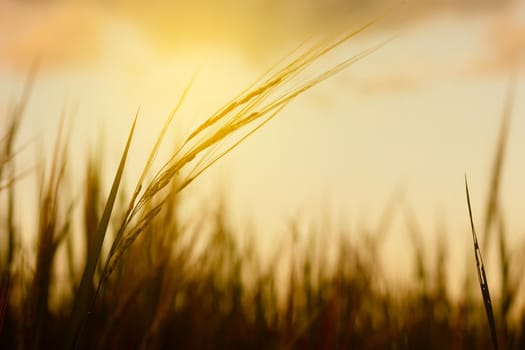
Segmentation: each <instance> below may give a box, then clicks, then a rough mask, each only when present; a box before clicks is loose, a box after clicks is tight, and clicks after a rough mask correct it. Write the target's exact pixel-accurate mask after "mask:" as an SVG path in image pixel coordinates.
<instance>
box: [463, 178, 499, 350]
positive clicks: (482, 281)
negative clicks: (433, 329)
mask: <svg viewBox="0 0 525 350" xmlns="http://www.w3.org/2000/svg"><path fill="white" fill-rule="evenodd" d="M465 191H466V194H467V205H468V214H469V218H470V228H471V229H472V241H473V242H474V255H475V256H476V267H477V273H478V280H479V286H480V288H481V295H482V296H483V303H484V304H485V312H486V314H487V319H488V321H489V328H490V335H491V338H492V344H493V346H494V349H495V350H497V349H498V338H497V334H496V322H495V321H494V312H493V310H492V301H491V300H490V291H489V285H488V282H487V276H486V275H485V266H484V265H483V257H482V256H481V250H480V249H479V244H478V237H477V235H476V229H475V228H474V219H473V218H472V208H471V205H470V194H469V190H468V183H467V176H466V175H465Z"/></svg>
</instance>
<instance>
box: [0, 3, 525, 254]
mask: <svg viewBox="0 0 525 350" xmlns="http://www.w3.org/2000/svg"><path fill="white" fill-rule="evenodd" d="M365 4H366V5H365ZM382 15H385V18H384V19H383V20H382V21H380V22H379V23H378V24H377V25H375V26H374V27H373V28H371V29H370V30H368V31H366V32H365V33H363V34H362V35H360V36H358V37H356V38H355V39H352V40H350V41H349V42H348V43H347V44H345V45H344V46H343V47H341V49H340V50H338V51H337V52H336V53H335V54H334V55H332V56H330V57H328V59H327V60H326V62H325V63H323V64H324V66H321V67H320V69H321V68H322V67H329V66H330V64H335V63H337V62H339V61H341V60H343V59H344V58H347V57H350V56H351V55H354V54H356V53H358V52H359V51H361V50H363V49H366V48H368V47H371V46H373V45H375V44H377V43H379V42H382V41H384V40H386V39H389V38H393V40H392V41H390V42H389V43H388V44H387V45H386V46H384V47H383V48H381V49H380V50H379V51H377V52H375V53H373V54H372V55H371V56H369V57H367V58H365V59H364V60H362V61H360V62H358V63H357V64H355V65H352V66H351V67H349V68H348V69H346V70H345V71H343V72H342V73H340V74H338V75H337V76H335V77H333V78H331V79H329V80H328V81H325V82H323V83H322V84H320V85H319V86H317V87H315V88H314V89H312V90H311V91H309V92H307V93H305V94H304V95H301V96H300V97H298V98H297V99H296V100H295V101H294V102H292V103H291V104H290V105H289V106H288V107H287V108H286V109H285V110H284V111H283V112H282V113H281V114H280V115H279V116H278V117H277V118H276V119H275V120H273V121H272V122H271V123H270V124H268V125H267V126H265V127H264V128H263V129H262V130H260V131H259V132H258V133H256V134H255V135H253V137H251V138H250V139H248V140H247V141H246V142H245V143H244V144H242V145H241V146H240V147H239V148H238V149H237V150H235V151H234V152H233V153H232V154H230V155H229V156H228V157H226V158H224V159H222V160H221V161H220V162H219V163H217V164H216V165H215V166H214V167H213V168H211V169H210V171H209V172H208V173H207V174H205V175H203V176H202V177H201V178H200V179H199V180H198V181H196V182H195V183H194V184H192V185H191V186H192V187H191V188H189V189H188V193H185V194H186V195H188V196H189V194H192V196H194V197H195V198H198V200H196V201H194V204H195V205H202V202H203V201H205V200H206V199H210V200H213V199H214V198H215V197H216V196H217V194H224V198H225V200H226V202H227V203H228V206H229V207H230V209H231V212H232V220H233V222H234V223H236V224H240V225H247V224H249V223H250V222H254V223H255V225H256V226H257V227H258V230H259V231H260V232H261V240H262V241H264V242H266V243H268V242H271V241H272V240H275V239H276V235H279V234H284V233H286V229H287V226H288V225H289V222H290V221H291V219H294V218H299V219H301V218H305V220H312V221H313V222H316V221H317V222H320V221H322V219H323V216H324V215H327V213H329V215H330V216H331V219H332V220H334V221H335V222H338V223H342V222H344V223H345V224H346V225H348V227H350V228H358V227H361V226H367V225H368V226H373V225H374V224H375V223H376V222H377V220H378V217H379V216H380V214H381V210H383V208H384V207H385V206H386V205H387V203H388V201H389V200H390V198H391V197H392V196H393V195H395V193H398V192H400V193H403V198H404V204H405V206H403V207H402V208H407V209H401V210H400V211H401V213H400V215H399V216H400V219H401V220H400V222H401V223H400V227H404V226H402V223H403V218H404V215H405V213H406V212H411V213H413V214H414V217H416V219H417V221H418V223H419V225H420V226H422V227H424V228H425V232H429V233H432V232H434V231H435V230H436V229H435V228H436V226H437V225H438V223H440V220H441V221H443V222H442V224H444V225H445V226H446V227H447V232H448V236H449V239H450V240H453V241H454V242H461V243H460V244H459V247H463V243H466V242H468V240H469V239H470V237H469V236H468V235H464V234H465V233H468V222H467V216H466V214H467V211H466V203H465V194H464V188H463V186H464V185H463V174H464V173H465V172H466V173H467V174H468V177H469V182H470V186H471V193H472V197H473V206H474V208H473V209H474V215H475V217H476V218H477V219H478V220H479V221H480V225H481V221H482V213H483V209H484V207H483V205H484V200H485V197H486V194H487V189H488V182H489V174H490V168H491V163H492V158H493V154H494V150H495V143H496V138H497V135H498V130H499V123H500V118H501V114H502V110H503V104H504V100H505V95H506V90H507V87H508V85H509V78H510V77H511V76H512V75H514V76H515V77H516V78H517V79H516V81H517V84H516V91H515V100H514V108H513V115H512V120H511V132H510V135H509V144H508V152H507V154H506V163H505V170H504V176H503V186H502V203H503V207H504V208H505V214H506V216H507V219H508V222H509V230H510V231H511V232H512V233H513V235H514V236H513V237H514V238H521V239H522V238H523V236H524V235H525V220H524V216H523V208H524V207H525V185H524V181H523V179H525V86H524V84H525V79H524V78H525V70H524V68H525V1H499V0H484V1H470V0H456V1H452V0H450V1H438V0H420V1H395V2H392V1H386V0H385V1H382V0H375V1H359V0H351V1H345V0H329V1H321V0H307V1H306V0H281V1H275V0H268V1H265V0H244V1H242V0H228V1H204V0H200V1H187V2H178V1H175V2H170V1H156V2H147V1H139V0H135V1H113V2H111V3H110V4H105V3H103V2H98V1H78V2H69V1H48V2H43V3H39V2H32V1H8V0H0V115H3V114H4V113H5V111H6V110H7V106H8V105H9V102H10V101H12V100H13V99H15V98H16V97H17V96H19V95H20V92H21V88H22V86H23V82H24V81H25V78H26V76H27V72H28V71H29V69H30V67H31V65H32V64H33V63H34V62H35V61H38V62H39V71H38V75H37V80H36V84H35V86H34V89H33V94H32V97H31V100H30V104H29V106H28V110H27V114H26V116H25V119H24V121H23V125H22V133H21V137H20V138H19V141H20V142H19V143H20V144H23V143H24V142H26V141H28V140H34V141H33V142H34V143H35V145H44V146H45V147H46V148H45V149H50V147H51V146H52V145H53V140H54V136H55V134H56V131H57V129H58V125H59V120H60V114H61V111H62V109H63V108H64V106H66V108H67V109H68V110H69V111H74V115H73V116H72V117H71V118H70V123H69V124H71V127H72V130H73V131H72V136H71V141H70V147H69V149H70V155H71V158H72V159H73V160H72V167H73V169H74V170H73V171H72V173H73V174H75V172H76V171H78V174H82V166H83V165H84V163H85V159H86V155H87V154H88V149H94V148H96V147H95V146H96V144H97V142H99V141H102V146H101V147H99V148H102V149H103V153H104V158H105V164H106V166H105V167H104V170H105V172H106V173H107V174H108V179H109V176H112V173H113V171H114V169H115V167H116V164H117V162H118V160H119V156H120V152H121V151H122V148H123V145H124V142H125V138H126V134H127V131H128V130H129V127H130V125H131V122H132V118H133V116H134V114H135V112H136V110H137V108H138V107H139V105H140V106H141V112H140V119H139V123H138V131H137V135H136V139H135V142H134V145H133V147H132V151H131V156H130V163H129V169H130V170H129V171H128V173H127V175H128V177H127V180H126V182H127V183H129V184H131V183H133V181H134V179H135V178H136V176H137V174H138V169H140V166H141V164H143V163H144V161H145V157H146V154H147V151H148V150H149V148H150V147H151V146H152V144H153V142H154V139H155V137H156V134H157V133H158V131H159V130H160V127H161V125H162V122H163V120H164V119H165V118H166V116H167V115H168V113H169V112H170V110H171V109H172V108H173V106H174V105H175V104H176V102H177V99H178V98H179V96H180V94H181V93H182V91H183V90H184V88H185V87H186V86H187V85H188V83H189V81H190V80H191V79H192V77H194V76H195V81H194V83H193V87H192V89H191V90H190V93H189V96H188V98H187V100H186V101H185V103H184V106H183V109H182V111H181V113H180V115H179V116H178V119H177V120H176V125H175V127H174V130H173V135H172V137H171V139H170V137H168V141H167V145H166V146H167V147H166V149H165V150H164V153H163V154H162V155H161V157H159V159H160V160H162V159H163V156H164V157H166V156H167V155H168V153H169V151H170V150H171V147H172V145H174V144H175V143H176V138H177V136H180V134H179V132H180V130H188V128H190V127H191V126H194V125H195V123H196V122H197V121H198V120H202V119H203V118H204V117H206V116H208V115H209V114H210V113H211V112H213V111H214V110H215V109H216V108H218V107H220V106H221V105H222V104H223V103H225V102H226V101H228V100H230V99H231V98H232V97H234V96H235V95H236V94H237V93H239V92H240V91H242V90H243V89H244V88H245V87H246V86H248V85H249V84H250V83H251V82H252V81H254V80H255V79H257V78H258V77H259V76H260V75H261V74H262V73H263V72H265V71H266V70H267V69H268V68H270V67H272V66H273V65H274V64H275V63H276V62H278V61H279V60H280V59H281V58H283V57H285V56H286V55H287V54H288V53H289V52H290V51H291V50H292V49H294V48H296V47H297V46H298V44H300V43H302V42H306V46H308V43H315V42H316V41H317V40H320V39H322V38H323V37H326V36H330V35H334V33H341V32H345V31H350V30H352V29H355V28H357V27H358V26H359V25H362V24H363V23H365V22H367V21H369V20H371V19H373V18H376V17H378V16H382ZM2 118H3V117H2ZM177 128H180V129H177ZM35 154H36V152H35V150H28V151H26V152H25V154H24V155H22V157H23V159H24V161H23V163H24V164H26V162H28V163H30V162H34V160H35ZM49 157H50V156H49ZM21 167H22V168H23V166H21ZM78 176H80V175H78ZM73 178H74V175H73ZM25 181H26V182H29V183H31V180H25ZM33 182H34V181H33ZM78 182H79V183H80V182H81V180H78ZM108 186H109V180H108ZM190 202H191V201H190ZM188 210H190V209H188ZM241 227H242V226H241ZM263 232H264V235H263ZM389 237H390V238H389V242H390V243H389V247H392V249H389V251H388V252H387V255H390V256H397V255H399V251H400V250H402V249H404V248H403V247H404V246H406V242H407V239H408V238H407V236H406V234H404V233H402V232H401V230H400V231H399V232H398V231H396V232H395V233H393V234H392V235H390V236H389ZM432 242H433V241H432V238H431V237H429V241H428V243H429V244H432ZM266 243H265V244H266ZM267 246H271V245H267ZM458 249H459V248H458ZM461 249H463V248H461ZM460 256H461V257H463V256H464V254H460ZM403 259H404V257H403ZM401 260H402V259H401Z"/></svg>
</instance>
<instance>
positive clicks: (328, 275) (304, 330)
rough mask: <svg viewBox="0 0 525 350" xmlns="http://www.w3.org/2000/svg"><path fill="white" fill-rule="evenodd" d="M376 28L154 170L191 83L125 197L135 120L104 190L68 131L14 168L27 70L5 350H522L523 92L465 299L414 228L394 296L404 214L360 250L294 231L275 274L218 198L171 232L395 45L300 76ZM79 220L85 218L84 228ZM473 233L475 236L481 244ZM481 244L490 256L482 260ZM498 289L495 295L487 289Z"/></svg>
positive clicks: (341, 235)
mask: <svg viewBox="0 0 525 350" xmlns="http://www.w3.org/2000/svg"><path fill="white" fill-rule="evenodd" d="M373 23H374V22H370V23H368V24H367V25H365V26H363V27H362V28H360V29H358V30H356V31H353V32H351V33H348V34H344V35H341V36H340V37H336V38H334V39H333V40H331V41H324V42H321V43H319V44H317V45H312V46H311V47H309V48H303V49H302V50H300V51H299V52H296V53H293V54H291V55H290V56H288V57H287V58H286V59H285V61H283V62H282V63H280V64H279V65H276V66H275V67H274V68H273V69H272V70H270V71H269V72H267V73H266V74H265V75H263V76H262V77H261V79H260V80H258V81H256V82H254V84H253V85H252V86H249V87H247V89H246V90H245V91H243V92H241V93H240V94H239V95H238V96H236V97H234V98H233V99H231V100H230V101H228V102H227V103H226V104H224V106H223V107H222V108H219V109H218V110H217V111H216V112H215V113H214V114H212V115H211V116H209V118H207V119H206V120H205V121H204V122H202V123H201V124H200V125H198V126H196V127H195V128H194V129H192V130H189V132H188V133H187V135H186V137H185V139H184V142H182V144H181V146H180V147H179V148H177V149H175V150H174V151H173V153H172V154H171V155H170V157H169V158H168V159H163V160H161V163H162V166H161V167H160V168H156V167H154V166H153V164H154V162H155V160H156V158H157V157H158V154H159V149H160V148H161V146H162V144H163V142H164V141H165V138H166V135H167V130H168V127H169V126H170V125H171V124H172V122H173V119H174V118H175V116H176V115H177V112H178V111H179V108H180V106H181V105H182V104H183V103H184V101H185V97H186V94H187V92H188V91H189V89H190V88H191V84H190V85H188V88H187V89H186V91H185V92H184V93H183V94H182V95H181V96H180V99H179V101H178V102H177V103H176V104H175V107H174V109H173V111H172V113H171V114H170V115H169V116H168V117H167V118H166V121H165V124H164V125H163V127H162V129H161V132H160V133H159V135H158V137H157V142H156V143H155V145H154V146H153V148H152V149H151V151H150V155H149V158H148V159H147V161H146V163H145V164H144V166H143V169H141V175H140V177H139V178H138V180H137V182H136V184H135V185H134V190H133V191H131V192H129V193H126V191H125V190H124V188H123V185H122V183H123V182H124V180H126V181H129V180H130V179H126V174H127V169H128V168H127V165H128V164H127V162H128V160H129V157H130V152H132V149H131V148H130V146H131V145H132V143H133V139H134V135H135V127H136V121H137V118H140V110H138V111H137V114H136V116H135V117H134V118H132V119H130V123H129V124H130V130H129V136H128V139H127V142H126V143H125V144H123V145H122V153H121V158H120V163H119V166H118V168H116V169H114V176H113V178H112V184H111V188H110V190H109V191H107V192H106V191H104V190H103V186H102V181H103V178H104V177H103V174H102V173H101V171H100V166H99V164H100V161H101V160H100V159H101V158H102V156H101V155H97V154H93V155H92V156H91V157H87V158H86V159H85V160H84V169H83V170H82V174H83V176H82V177H81V178H74V179H69V178H68V174H69V172H68V164H69V163H68V160H69V157H70V155H69V154H68V147H67V144H68V139H67V126H64V125H57V129H58V130H59V132H58V136H57V138H56V140H55V142H56V144H55V148H54V151H53V153H52V155H51V157H49V158H46V160H45V163H44V165H43V166H41V167H37V168H36V169H31V170H30V171H29V173H26V172H25V171H23V169H22V168H21V167H20V166H19V164H18V163H17V159H18V156H19V153H20V152H21V151H23V147H22V148H21V147H19V146H17V145H19V144H20V143H19V140H20V139H22V141H23V139H24V135H19V126H20V123H21V122H23V120H24V113H25V106H26V105H27V103H28V101H29V100H30V99H31V93H32V91H31V87H32V86H33V83H34V79H38V70H37V69H35V71H33V72H31V73H30V74H29V75H28V81H27V84H26V89H25V90H24V92H23V93H22V94H21V96H19V98H18V99H17V100H16V101H13V103H12V105H11V108H10V109H9V110H8V113H7V115H6V117H5V118H3V119H2V121H3V123H2V125H1V128H2V129H1V132H0V152H1V155H0V191H1V192H0V199H1V202H0V208H1V221H0V225H1V226H0V242H1V245H0V275H1V278H0V281H1V282H0V348H1V349H40V348H46V349H47V348H49V349H58V348H63V349H94V348H96V349H171V348H183V349H237V348H243V349H244V348H250V349H288V348H289V349H493V348H498V347H499V348H501V349H523V348H525V308H524V305H523V304H522V302H521V301H520V299H519V296H520V292H521V291H522V275H523V262H524V260H523V259H522V253H523V251H522V250H523V249H521V250H520V248H519V247H517V248H516V247H511V246H509V244H508V232H507V229H506V225H505V220H504V215H503V209H502V206H501V203H500V200H499V188H500V183H501V173H502V171H503V164H504V162H503V159H504V157H505V152H506V142H507V138H508V130H509V128H510V123H509V120H510V118H511V114H512V113H511V108H510V107H509V106H510V105H511V104H512V100H513V87H512V86H513V85H512V83H511V84H510V85H509V86H510V88H509V92H508V94H507V102H506V104H505V106H504V109H503V113H502V117H501V129H500V133H499V138H498V143H497V144H496V145H495V149H496V152H495V156H494V159H493V162H492V164H493V166H492V169H491V175H490V176H491V183H490V186H489V188H488V193H489V196H488V199H487V203H485V211H484V213H485V215H484V217H473V216H472V212H471V210H470V209H471V203H470V199H469V200H468V201H467V198H469V197H468V196H469V195H470V196H471V197H479V196H480V195H479V194H478V193H470V194H469V192H468V188H467V197H466V198H465V217H466V218H467V217H468V216H469V213H470V220H471V223H472V227H465V230H464V232H462V233H460V234H470V231H469V230H470V229H472V237H473V246H474V250H473V251H471V250H469V251H465V259H464V261H465V264H466V266H467V271H469V273H467V275H466V276H465V279H464V281H463V288H462V293H461V295H460V296H459V297H455V296H452V295H451V292H450V287H449V286H448V278H447V276H448V274H449V273H450V271H452V270H453V269H455V268H457V267H456V266H453V265H451V264H449V263H448V261H447V249H448V248H447V247H449V246H450V245H453V244H455V242H447V241H444V240H442V241H440V242H438V244H435V245H433V247H434V249H435V251H434V252H433V254H432V256H435V261H429V260H430V258H429V256H430V254H429V253H428V252H427V251H425V249H424V248H423V247H422V245H421V239H422V237H424V236H425V230H431V229H433V228H432V227H417V226H416V225H408V226H409V229H410V234H411V235H412V237H413V245H412V246H408V247H406V250H407V251H411V252H412V253H413V256H414V261H413V266H414V271H415V273H414V276H412V281H411V283H410V284H409V285H396V284H391V283H390V282H389V279H388V276H386V275H385V272H384V266H383V265H382V263H381V259H380V254H381V252H380V251H381V247H382V245H384V241H385V235H386V233H387V232H388V231H389V226H390V225H391V218H392V216H393V215H394V212H395V211H396V201H395V200H393V201H392V204H391V205H389V206H387V209H386V210H385V213H378V216H381V217H382V218H384V219H383V220H382V221H381V225H379V226H378V227H377V229H376V230H373V231H371V232H370V231H363V232H358V233H354V235H358V236H360V237H364V239H363V240H360V241H353V240H350V239H349V238H348V236H347V235H345V232H339V231H335V230H334V229H333V228H329V227H327V228H322V227H320V228H317V229H316V230H315V232H310V234H309V235H308V236H304V235H299V234H298V232H297V231H298V230H299V228H297V227H295V226H293V225H292V226H291V227H290V232H289V237H290V239H289V240H287V241H286V242H284V243H282V244H281V245H280V246H279V248H278V249H276V250H275V252H274V254H273V256H272V257H271V258H270V259H268V261H269V262H266V263H263V262H262V259H261V258H260V256H259V255H258V253H257V248H256V247H255V246H254V244H255V243H254V241H255V240H254V239H253V238H254V237H252V236H251V235H252V233H251V232H238V228H235V227H231V226H230V225H229V224H228V222H227V220H226V219H225V217H226V213H227V211H228V208H225V207H223V206H222V205H221V198H217V202H216V203H213V204H212V205H210V206H209V207H202V208H201V210H200V211H199V212H196V213H194V216H193V217H192V220H186V221H182V222H181V221H179V220H178V216H177V215H176V214H177V212H178V211H179V209H180V207H181V205H182V204H181V201H184V200H185V198H184V196H181V193H183V191H184V189H185V188H186V187H188V186H192V182H193V181H194V180H195V179H196V178H198V177H199V176H200V175H201V174H202V173H204V172H205V171H207V169H209V168H210V167H211V166H212V165H213V164H215V163H216V162H220V161H221V158H222V157H223V156H225V155H226V154H228V153H229V152H231V151H232V150H234V149H235V148H237V147H242V142H243V141H244V140H246V139H247V138H249V137H250V136H251V135H253V134H254V133H255V132H257V131H258V130H259V129H260V128H262V127H264V126H265V124H266V123H268V122H270V121H271V120H272V119H273V118H276V117H278V116H279V112H280V111H281V110H282V109H283V108H285V107H286V106H287V105H288V103H289V102H290V101H292V100H294V99H295V98H296V97H297V96H299V95H301V94H302V93H304V92H306V91H308V90H310V89H312V88H315V86H316V85H318V84H319V83H321V82H322V81H324V80H326V79H329V78H331V77H332V76H334V75H335V74H337V73H339V72H340V71H342V70H344V69H346V68H347V67H348V66H350V65H352V64H353V63H355V62H357V61H359V60H362V59H366V58H367V57H368V56H369V55H371V54H373V52H375V51H376V50H379V49H381V47H382V45H384V43H380V44H379V45H377V46H374V47H370V48H369V49H366V50H364V51H362V52H360V53H358V54H356V55H355V56H352V57H349V58H347V59H346V60H343V61H341V62H339V63H337V64H335V65H333V66H331V67H329V68H328V69H325V70H323V71H319V72H317V73H316V74H315V75H313V76H309V77H308V78H305V77H304V75H302V73H303V72H304V71H305V70H307V69H308V68H309V67H310V66H311V65H312V64H314V63H315V62H317V61H318V60H320V59H322V58H323V56H325V55H326V54H328V53H329V52H330V51H332V50H333V49H335V48H337V47H338V46H339V45H341V44H342V43H343V42H346V41H348V40H351V39H352V38H354V37H355V36H356V35H358V34H359V33H360V32H361V31H364V30H366V29H368V28H369V27H370V26H371V25H373ZM65 124H67V120H66V121H65ZM468 175H469V174H467V176H468ZM26 176H35V178H36V179H37V181H38V196H37V197H36V198H37V203H29V204H30V205H36V206H38V208H39V210H38V213H37V215H38V218H37V222H38V225H37V228H36V232H23V231H22V229H21V228H20V227H19V225H18V224H17V221H16V217H17V215H18V213H17V212H16V210H17V208H18V206H17V205H15V204H16V203H17V202H18V201H20V200H21V198H20V197H19V194H18V192H17V188H16V186H15V184H16V183H17V182H18V181H19V180H20V179H21V178H23V177H26ZM68 181H75V182H77V181H78V182H81V183H82V188H83V189H84V191H83V193H82V195H81V198H80V199H78V198H74V197H73V196H71V193H70V192H69V191H68ZM458 181H461V179H458ZM226 195H227V193H226ZM25 204H26V203H24V205H25ZM467 204H468V206H467ZM467 207H468V210H467ZM74 210H80V211H81V213H82V215H81V218H77V217H76V216H75V215H73V212H74ZM297 220H303V218H297ZM475 227H477V228H478V230H481V231H479V232H480V242H479V243H478V235H477V234H476V232H475ZM239 235H242V236H243V237H244V239H243V240H242V241H241V240H239V239H238V237H239ZM28 236H29V237H32V239H33V241H34V245H31V246H30V247H29V248H28V247H25V246H24V245H23V244H22V243H21V242H22V239H21V238H22V237H28ZM305 237H306V238H305ZM319 237H322V239H319ZM488 237H493V239H492V240H490V241H489V240H488V239H487V238H488ZM325 238H326V239H325ZM483 242H491V246H489V245H485V246H481V247H480V244H483ZM78 247H81V248H80V249H81V250H82V251H81V254H78V249H77V248H78ZM28 249H29V252H28ZM489 249H492V250H494V251H495V252H496V253H497V259H492V260H490V264H496V266H497V269H498V270H499V273H498V275H494V276H487V274H486V273H485V267H484V265H483V255H484V254H486V252H487V251H488V250H489ZM472 252H474V254H473V253H472ZM476 274H478V277H479V280H476V278H478V277H476V276H475V275H476ZM478 282H479V283H478ZM496 283H497V285H499V286H500V288H499V290H498V293H494V288H492V286H493V284H496ZM491 292H492V293H491Z"/></svg>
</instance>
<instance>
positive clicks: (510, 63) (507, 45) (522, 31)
mask: <svg viewBox="0 0 525 350" xmlns="http://www.w3.org/2000/svg"><path fill="white" fill-rule="evenodd" d="M524 7H525V6H524ZM485 43H486V45H485V52H484V54H483V55H482V56H481V57H479V59H478V60H477V61H476V62H475V64H473V65H472V66H471V67H470V68H468V69H467V71H468V72H469V73H471V74H479V73H482V74H495V73H499V72H502V71H506V72H511V71H519V70H523V69H525V20H524V19H521V18H516V16H514V15H513V14H509V15H507V16H502V17H501V18H498V19H497V20H496V21H494V23H493V24H492V26H491V27H490V28H489V30H488V31H487V35H486V37H485Z"/></svg>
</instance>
